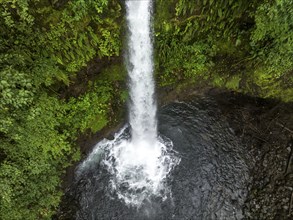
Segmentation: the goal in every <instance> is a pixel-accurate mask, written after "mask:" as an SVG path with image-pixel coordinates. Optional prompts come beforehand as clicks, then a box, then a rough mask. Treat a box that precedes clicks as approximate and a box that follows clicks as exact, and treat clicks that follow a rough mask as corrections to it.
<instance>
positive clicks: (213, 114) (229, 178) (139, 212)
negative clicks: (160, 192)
mask: <svg viewBox="0 0 293 220" xmlns="http://www.w3.org/2000/svg"><path fill="white" fill-rule="evenodd" d="M158 119H159V133H160V134H161V135H162V136H165V137H168V138H169V139H171V140H172V141H173V144H174V150H175V151H177V152H178V155H179V157H180V158H181V162H180V164H179V165H178V166H177V167H176V168H175V169H174V170H173V171H172V173H171V175H170V176H169V178H168V180H167V184H168V185H169V187H170V189H171V191H172V197H169V198H167V199H166V200H165V201H162V200H161V199H160V198H156V197H154V198H152V199H151V201H149V202H146V203H145V204H144V205H143V206H142V207H140V208H135V207H127V206H126V205H125V204H124V202H123V201H120V200H119V199H117V197H116V196H115V192H112V191H111V190H110V188H109V180H110V178H111V177H110V176H109V173H108V172H107V171H106V169H104V168H103V166H102V165H101V164H99V163H98V162H97V163H95V164H94V165H92V166H90V167H88V169H87V170H86V171H85V172H84V173H82V174H81V176H79V178H77V179H76V180H75V182H74V183H73V184H72V186H71V188H70V189H69V190H68V192H67V195H66V197H67V200H68V201H70V202H69V203H70V205H68V207H67V208H66V209H67V210H66V211H65V212H64V213H66V216H67V217H66V218H64V219H78V220H108V219H109V220H140V219H141V220H144V219H145V220H147V219H150V220H159V219H160V220H168V219H175V220H181V219H182V220H185V219H186V220H187V219H207V220H212V219H229V220H230V219H243V218H244V216H243V212H242V210H243V205H244V201H245V199H246V195H247V185H248V183H249V181H250V177H249V170H248V167H249V165H250V163H252V161H251V160H250V155H248V153H247V152H245V147H244V146H242V144H241V141H240V140H239V139H238V138H237V137H236V136H235V135H234V132H233V130H232V129H231V128H230V127H229V125H228V123H227V121H226V120H225V117H224V116H223V115H222V114H221V112H220V110H219V108H218V106H217V104H216V102H214V101H213V100H212V99H211V98H197V99H195V100H193V101H191V102H186V103H185V102H175V103H172V104H169V105H167V106H164V107H162V108H161V109H160V110H159V113H158ZM97 161H98V160H97ZM64 215H65V214H64Z"/></svg>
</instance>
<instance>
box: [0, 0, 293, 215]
mask: <svg viewBox="0 0 293 220" xmlns="http://www.w3.org/2000/svg"><path fill="white" fill-rule="evenodd" d="M122 3H123V1H120V0H0V14H1V16H0V142H1V144H0V194H1V197H0V219H3V220H5V219H7V220H8V219H9V220H13V219H50V217H51V215H52V214H53V213H54V212H55V211H56V207H57V206H58V204H59V201H60V197H61V190H60V183H61V176H62V174H63V173H64V170H65V168H66V167H67V166H69V165H70V164H71V163H72V162H73V161H75V160H78V159H79V158H80V152H79V149H78V147H77V146H75V140H76V138H77V136H78V135H80V134H83V133H86V132H89V131H91V132H96V131H98V130H100V129H101V128H103V127H104V126H106V125H107V124H108V123H110V122H112V121H113V120H114V119H115V117H114V115H115V113H117V111H118V110H117V109H118V108H119V106H121V104H122V103H123V102H124V101H125V98H126V93H125V88H124V87H123V86H121V85H123V84H124V80H125V72H124V70H123V68H122V62H121V59H116V60H118V62H117V61H114V62H112V61H111V60H115V59H113V58H115V57H119V56H121V48H122V42H123V40H124V39H123V36H122V35H121V33H122V29H123V24H122V23H123V22H121V21H123V13H124V11H123V5H121V4H122ZM154 12H155V17H154V33H155V49H156V52H155V61H156V63H155V66H156V73H157V78H158V82H159V84H160V86H171V87H176V86H178V85H185V84H192V85H194V84H199V83H203V84H209V85H212V86H218V87H225V88H229V89H232V90H236V91H242V92H247V93H250V94H253V95H258V96H262V97H273V98H279V99H282V100H285V101H290V100H291V101H292V100H293V76H292V75H293V74H292V70H293V61H292V57H293V56H292V55H293V42H292V40H293V32H292V29H293V17H292V15H293V2H292V1H291V0H262V1H257V0H251V1H245V0H219V1H216V0H194V1H190V0H168V1H166V0H156V1H155V6H154ZM93 60H94V61H93ZM91 62H94V65H96V66H98V67H99V68H97V70H96V71H93V70H91V69H88V68H87V67H88V66H89V65H92V64H91ZM109 64H110V66H109ZM88 71H92V72H94V73H98V74H97V75H93V74H91V73H88ZM72 91H74V92H72ZM117 106H118V107H117ZM115 107H116V110H115Z"/></svg>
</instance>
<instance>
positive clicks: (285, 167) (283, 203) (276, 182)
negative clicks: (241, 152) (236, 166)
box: [216, 94, 293, 219]
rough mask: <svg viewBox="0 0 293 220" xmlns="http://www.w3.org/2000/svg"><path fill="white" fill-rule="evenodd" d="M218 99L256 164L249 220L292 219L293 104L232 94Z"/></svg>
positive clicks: (248, 213)
mask: <svg viewBox="0 0 293 220" xmlns="http://www.w3.org/2000/svg"><path fill="white" fill-rule="evenodd" d="M216 97H217V100H218V102H219V103H221V104H220V105H219V106H221V107H222V109H221V110H222V112H223V115H224V117H227V120H228V121H229V123H230V126H231V127H232V128H233V129H234V130H235V132H236V134H237V135H238V136H239V137H241V139H242V142H243V143H245V144H246V147H247V152H249V153H251V155H252V159H253V160H254V166H253V167H251V177H252V181H251V183H250V184H249V193H248V197H247V199H246V204H245V208H244V213H245V217H246V219H292V218H293V169H292V167H293V159H292V151H293V140H292V135H293V112H292V109H293V104H292V103H290V104H284V103H280V102H276V101H272V100H264V99H258V98H251V97H247V96H243V95H233V94H226V95H224V94H216Z"/></svg>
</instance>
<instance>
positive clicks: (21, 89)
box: [0, 0, 121, 220]
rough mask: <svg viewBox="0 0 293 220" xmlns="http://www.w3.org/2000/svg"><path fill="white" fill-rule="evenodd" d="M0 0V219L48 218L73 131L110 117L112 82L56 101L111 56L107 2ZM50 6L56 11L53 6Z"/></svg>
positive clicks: (115, 13)
mask: <svg viewBox="0 0 293 220" xmlns="http://www.w3.org/2000/svg"><path fill="white" fill-rule="evenodd" d="M57 3H58V2H57V1H51V2H50V1H45V0H37V1H35V0H34V1H32V0H5V1H1V2H0V14H1V17H0V141H1V144H0V194H1V197H0V219H3V220H5V219H9V220H13V219H50V216H51V215H52V213H53V212H54V210H55V209H56V207H57V206H58V204H59V201H60V196H61V191H60V183H61V181H60V177H61V175H62V173H63V172H64V168H65V167H67V166H68V165H70V163H71V162H72V161H74V160H77V159H78V158H79V150H78V148H77V147H75V146H74V140H75V139H76V137H77V134H78V133H80V132H85V131H86V130H87V129H92V130H93V131H97V130H99V129H101V128H102V127H104V126H105V125H106V124H107V123H108V118H109V117H110V114H109V109H110V108H111V106H110V105H111V104H110V103H111V97H112V94H113V88H114V87H113V86H112V84H113V83H112V82H111V81H109V82H108V83H103V84H101V83H90V82H89V83H88V85H87V89H86V93H85V94H80V95H79V96H78V97H68V98H66V99H64V98H61V97H62V93H64V90H66V87H67V86H70V84H71V83H72V81H74V80H75V77H76V72H77V71H79V70H81V69H82V67H85V66H86V64H87V63H88V62H89V61H90V60H91V59H93V58H94V57H98V58H100V59H101V58H103V57H112V56H118V55H119V53H120V48H121V46H120V45H121V40H120V25H119V24H118V22H117V19H118V18H120V16H121V13H120V10H121V7H120V5H119V4H118V3H117V2H115V1H108V0H87V1H84V0H78V1H69V2H67V3H65V4H64V5H60V4H59V5H58V4H57ZM57 5H58V7H57Z"/></svg>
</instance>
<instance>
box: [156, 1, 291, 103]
mask: <svg viewBox="0 0 293 220" xmlns="http://www.w3.org/2000/svg"><path fill="white" fill-rule="evenodd" d="M156 2H157V4H156V11H157V13H156V18H155V34H156V53H155V54H156V55H157V57H156V67H157V73H158V78H159V79H160V81H161V85H173V86H174V85H175V86H176V85H178V81H179V82H181V83H180V84H182V83H183V84H184V83H185V82H191V81H192V83H195V82H197V81H200V83H209V84H210V85H212V86H218V87H224V88H229V89H233V90H237V91H242V92H246V93H250V94H252V95H257V96H262V97H273V98H279V99H282V100H284V101H290V100H291V101H292V100H293V88H292V87H293V73H292V70H293V60H292V57H293V32H292V28H293V17H292V12H293V2H292V1H290V0H263V1H257V0H252V1H245V0H237V1H236V0H220V1H215V0H195V1H188V0H170V1H168V2H166V1H163V0H157V1H156Z"/></svg>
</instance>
